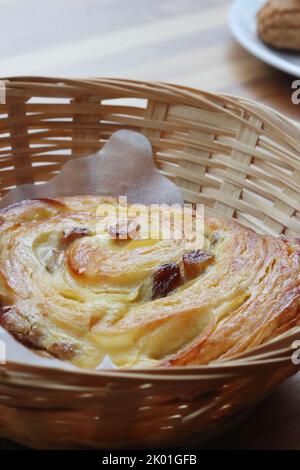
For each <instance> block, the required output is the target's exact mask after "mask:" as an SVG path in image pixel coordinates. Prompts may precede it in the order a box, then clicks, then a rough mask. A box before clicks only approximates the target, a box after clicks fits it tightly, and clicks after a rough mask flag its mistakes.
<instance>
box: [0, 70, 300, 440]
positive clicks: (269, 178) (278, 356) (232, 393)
mask: <svg viewBox="0 0 300 470" xmlns="http://www.w3.org/2000/svg"><path fill="white" fill-rule="evenodd" d="M6 90H7V101H6V104H4V105H0V173H1V181H0V190H1V194H2V195H4V194H5V192H6V191H7V190H9V189H11V188H12V187H14V186H16V185H19V184H23V183H32V182H34V183H36V184H40V183H42V182H44V181H47V180H48V179H50V178H52V177H53V176H54V175H55V174H56V173H57V172H58V171H59V169H60V168H61V166H62V165H63V164H64V163H65V162H66V161H67V160H68V159H70V158H76V157H81V156H85V155H90V154H92V153H93V152H95V151H96V150H98V149H100V148H101V147H102V146H103V145H104V143H105V142H106V141H107V139H108V138H109V136H110V135H111V133H112V132H114V131H115V130H118V129H124V128H127V129H132V130H136V131H139V132H142V133H143V134H144V135H146V136H147V137H148V139H149V140H150V141H151V143H152V146H153V151H154V156H155V160H156V163H157V166H158V167H159V169H160V171H161V172H163V173H164V174H165V175H166V176H168V177H169V178H170V179H172V180H173V181H174V182H175V183H176V184H177V185H178V186H179V187H180V188H181V190H182V192H183V194H184V197H185V200H186V201H187V202H192V203H204V204H205V207H206V214H210V215H219V216H222V217H229V218H235V219H237V220H238V221H240V222H241V223H243V224H245V225H247V226H249V227H252V228H254V229H255V230H256V231H259V232H265V233H270V234H276V235H284V236H287V237H293V236H297V234H299V233H300V186H299V175H300V139H299V136H300V131H299V129H298V127H297V125H296V124H295V123H293V122H291V121H289V120H288V119H287V118H285V117H284V116H282V115H280V114H278V113H276V112H275V111H273V110H271V109H269V108H266V107H263V106H261V105H259V104H257V103H252V102H250V101H247V100H242V99H238V98H234V97H229V96H222V95H215V94H212V93H206V92H203V91H197V90H193V89H187V88H183V87H179V86H175V85H168V84H161V83H145V82H137V81H126V80H115V79H93V80H91V79H90V80H66V79H54V78H51V79H50V78H32V77H31V78H28V77H22V78H21V77H18V78H10V79H7V80H6ZM297 337H299V329H297V328H295V329H293V330H291V331H289V332H287V333H285V334H284V335H282V336H281V337H279V338H276V339H275V340H273V341H272V342H271V343H268V344H265V345H262V346H261V347H259V348H256V349H255V350H253V351H251V352H248V353H245V354H242V355H240V356H239V357H236V358H235V359H233V360H231V361H229V362H221V361H218V362H215V363H213V364H210V365H208V366H200V367H187V368H178V369H177V368H174V369H166V370H162V369H157V370H151V371H149V370H148V371H147V370H139V371H137V370H134V371H101V372H85V371H84V372H81V371H79V372H63V371H62V370H58V369H45V368H42V367H33V366H30V365H26V364H16V363H10V362H9V363H8V364H6V366H3V367H1V368H0V429H1V435H2V436H3V437H9V438H12V439H15V440H17V441H19V442H22V443H24V444H26V445H28V446H31V447H35V448H83V447H87V448H99V447H104V448H105V447H106V448H117V447H137V446H142V447H143V446H144V447H145V446H158V447H159V446H168V445H169V446H173V445H187V444H189V445H192V443H193V442H199V441H200V440H201V439H205V438H207V437H209V436H210V435H212V434H214V433H215V432H219V431H221V430H223V429H226V427H227V426H228V425H230V424H231V423H232V422H234V421H235V420H237V419H238V418H239V417H241V416H242V415H243V414H244V413H245V412H246V411H247V410H248V409H250V408H251V407H252V406H254V405H255V404H256V403H257V402H258V401H259V400H261V399H262V398H263V397H264V396H266V395H267V394H268V393H269V392H270V391H271V390H272V389H273V388H274V387H275V386H276V385H277V384H278V383H280V382H281V381H282V380H283V379H284V378H285V377H288V376H289V375H291V374H293V373H295V372H296V371H297V369H298V366H296V365H293V363H292V361H291V354H292V342H293V340H294V339H296V338H297Z"/></svg>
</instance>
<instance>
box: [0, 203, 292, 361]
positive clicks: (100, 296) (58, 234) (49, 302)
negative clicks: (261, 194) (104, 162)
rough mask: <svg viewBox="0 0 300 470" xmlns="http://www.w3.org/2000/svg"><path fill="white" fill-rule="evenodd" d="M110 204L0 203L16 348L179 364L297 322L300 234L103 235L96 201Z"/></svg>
mask: <svg viewBox="0 0 300 470" xmlns="http://www.w3.org/2000/svg"><path fill="white" fill-rule="evenodd" d="M112 205H113V206H114V205H115V206H116V205H117V203H116V201H114V200H112V199H107V198H101V197H87V196H82V197H73V198H62V199H55V200H54V199H39V200H31V201H24V202H22V203H19V204H15V205H13V206H10V207H8V208H6V209H4V210H2V211H0V299H1V304H2V307H1V313H0V324H1V325H2V326H3V327H4V328H5V329H6V330H7V331H9V332H10V333H11V334H12V335H14V336H15V337H16V338H17V339H18V340H20V341H21V342H22V343H23V344H25V345H27V346H28V347H30V348H34V349H36V350H37V351H40V352H41V351H42V352H43V353H44V354H50V355H52V356H54V357H57V358H59V359H62V360H67V361H71V362H72V363H74V364H75V365H77V366H79V367H84V368H95V367H97V366H98V365H99V363H100V362H101V361H102V359H103V358H104V357H105V356H106V355H109V356H110V358H111V359H112V360H113V361H114V363H115V364H117V365H118V366H120V367H152V366H171V365H175V366H182V365H190V364H207V363H209V362H211V361H213V360H216V359H218V358H230V357H232V356H233V355H236V354H237V353H239V352H243V351H247V350H249V349H251V348H253V347H255V346H257V345H259V344H261V343H263V342H265V341H267V340H269V339H270V338H272V337H274V336H276V335H278V334H280V333H282V332H284V331H286V330H287V329H289V328H290V327H292V326H294V325H296V324H299V293H300V289H299V253H300V243H299V241H297V240H286V239H284V238H275V237H272V236H263V235H258V234H256V233H254V232H253V231H251V230H250V229H247V228H245V227H243V226H241V225H239V224H238V223H236V222H234V221H226V220H222V219H215V218H205V225H204V227H205V238H204V245H203V246H202V245H201V247H200V246H199V247H193V250H191V249H190V248H191V247H190V246H189V243H188V242H187V240H185V239H182V240H162V239H158V240H153V239H149V240H139V239H131V238H130V237H129V238H128V239H126V240H120V239H118V237H117V238H110V237H109V236H108V237H107V236H106V237H102V236H101V231H100V233H99V223H100V222H101V217H102V215H99V206H101V207H102V206H103V207H105V206H107V207H110V206H112ZM133 224H134V221H133ZM136 228H137V230H138V228H139V227H136ZM131 229H132V227H131V228H130V230H131ZM103 230H104V231H105V228H104V229H103ZM126 230H127V229H126ZM120 231H121V229H120V227H118V228H116V227H108V228H107V233H108V234H109V233H111V232H113V233H114V234H116V233H117V235H119V233H118V232H120ZM128 231H129V229H128Z"/></svg>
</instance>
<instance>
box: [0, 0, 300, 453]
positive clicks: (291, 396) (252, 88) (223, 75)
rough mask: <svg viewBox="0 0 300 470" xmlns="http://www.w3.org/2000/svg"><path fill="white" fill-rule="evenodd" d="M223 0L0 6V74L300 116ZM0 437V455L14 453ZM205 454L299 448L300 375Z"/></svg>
mask: <svg viewBox="0 0 300 470" xmlns="http://www.w3.org/2000/svg"><path fill="white" fill-rule="evenodd" d="M229 4H230V1H229V0H51V1H50V0H48V1H39V0H26V1H25V0H0V8H1V10H0V11H1V32H0V35H1V36H0V37H1V41H0V55H1V63H0V70H1V72H0V75H1V76H3V77H4V76H12V75H52V76H61V77H64V76H68V77H89V76H92V77H96V76H104V77H126V78H134V79H144V80H161V81H168V82H174V83H180V84H184V85H188V86H193V87H197V88H205V89H209V90H214V91H221V92H225V93H230V94H236V95H240V96H243V97H248V98H252V99H254V100H257V101H260V102H262V103H266V104H268V105H270V106H273V107H274V108H276V109H277V110H279V111H281V112H283V113H285V114H287V115H289V116H290V117H293V118H294V119H299V117H300V114H299V112H300V105H299V106H296V105H293V104H292V102H291V93H292V89H291V83H292V80H293V78H292V77H291V76H289V75H286V74H284V73H282V72H278V71H276V70H274V69H272V68H271V67H269V66H268V65H265V64H263V63H262V62H260V61H259V60H257V59H256V58H255V57H252V56H251V55H250V54H249V53H247V52H246V51H245V50H243V49H242V48H241V47H240V46H239V45H238V44H237V43H236V42H235V40H234V39H233V38H232V36H231V33H230V31H229V29H228V25H227V12H228V7H229ZM15 447H16V446H15V445H14V444H12V443H8V442H6V441H2V442H0V449H1V448H2V449H4V448H15ZM205 447H206V448H226V449H228V448H231V449H232V448H244V449H254V448H255V449H266V448H269V449H270V448H271V449H300V376H299V375H298V376H295V377H293V378H291V379H289V380H287V381H286V382H285V383H284V384H283V385H282V386H281V387H280V388H279V389H278V391H276V392H275V393H273V395H272V396H271V397H269V398H268V399H266V400H265V401H264V402H263V403H261V404H260V405H259V406H258V408H257V409H256V410H255V411H254V412H253V413H252V414H251V416H249V418H248V419H246V420H245V421H244V422H243V423H242V424H241V425H239V426H238V427H237V428H235V429H234V430H232V431H228V432H227V433H226V435H223V436H220V437H219V438H217V439H214V440H213V441H210V442H209V443H207V444H206V445H205Z"/></svg>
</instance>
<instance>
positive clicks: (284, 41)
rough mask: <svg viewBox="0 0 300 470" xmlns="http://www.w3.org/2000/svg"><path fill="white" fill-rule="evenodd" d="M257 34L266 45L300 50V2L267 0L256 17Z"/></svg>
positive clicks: (295, 0)
mask: <svg viewBox="0 0 300 470" xmlns="http://www.w3.org/2000/svg"><path fill="white" fill-rule="evenodd" d="M257 20H258V33H259V36H260V37H261V39H262V40H263V41H264V42H265V43H266V44H268V45H270V46H272V47H276V48H279V49H291V50H300V1H299V0H268V1H267V2H266V3H265V4H264V5H263V7H262V8H261V10H260V11H259V13H258V15H257Z"/></svg>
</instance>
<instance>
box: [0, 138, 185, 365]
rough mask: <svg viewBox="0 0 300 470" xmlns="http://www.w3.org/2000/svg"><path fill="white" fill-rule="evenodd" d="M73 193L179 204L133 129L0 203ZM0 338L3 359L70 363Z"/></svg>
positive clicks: (4, 335) (149, 150) (2, 334)
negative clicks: (4, 357) (48, 179)
mask: <svg viewBox="0 0 300 470" xmlns="http://www.w3.org/2000/svg"><path fill="white" fill-rule="evenodd" d="M77 195H102V196H112V197H116V198H118V197H119V196H127V198H128V202H130V203H141V204H155V203H156V204H162V203H165V204H180V205H182V204H183V198H182V194H181V192H180V190H179V189H178V188H177V187H176V186H175V184H173V183H172V182H171V181H169V180H168V179H167V178H166V177H164V176H163V175H162V174H160V173H159V172H158V170H157V167H156V165H155V162H154V159H153V155H152V148H151V144H150V142H149V141H148V139H147V138H146V137H145V136H144V135H142V134H139V133H137V132H133V131H128V130H122V131H117V132H115V133H114V134H113V135H112V136H111V137H110V139H109V141H108V142H107V143H106V145H105V146H104V147H103V148H102V149H101V150H100V151H99V152H97V153H95V154H94V155H91V156H88V157H82V158H76V159H73V160H70V161H68V162H67V163H66V164H65V165H64V167H63V168H62V170H61V171H60V173H59V174H58V175H56V176H55V177H54V178H53V179H51V180H50V181H49V182H47V183H45V184H43V185H34V184H25V185H21V186H19V187H16V188H14V189H12V190H11V191H9V192H8V193H7V194H6V195H5V196H4V198H3V199H2V201H1V202H0V207H6V206H8V205H10V204H13V203H16V202H19V201H22V200H24V199H31V198H46V197H47V198H55V197H58V196H77ZM0 339H3V340H4V342H5V344H6V346H7V348H6V349H7V351H6V354H7V359H8V360H12V361H14V362H24V361H25V362H27V363H30V364H38V365H43V366H50V367H51V366H53V365H55V366H60V367H63V368H67V369H69V368H71V369H73V368H74V367H75V366H73V365H71V364H68V363H63V362H62V361H58V360H56V359H52V358H51V359H50V358H49V359H48V358H44V357H41V356H39V355H37V354H35V353H33V352H32V351H30V350H28V349H27V348H25V347H24V346H23V345H22V344H20V343H18V342H17V341H16V340H15V339H14V338H12V337H11V336H10V335H9V334H8V333H7V332H6V331H5V330H4V329H3V328H1V327H0ZM113 367H115V366H114V364H113V362H112V361H111V360H110V358H109V357H108V356H105V357H104V359H103V361H102V363H101V364H100V365H99V366H98V367H97V368H103V369H109V368H113Z"/></svg>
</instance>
